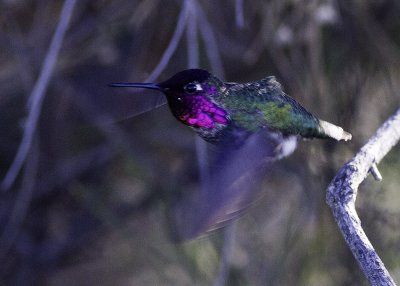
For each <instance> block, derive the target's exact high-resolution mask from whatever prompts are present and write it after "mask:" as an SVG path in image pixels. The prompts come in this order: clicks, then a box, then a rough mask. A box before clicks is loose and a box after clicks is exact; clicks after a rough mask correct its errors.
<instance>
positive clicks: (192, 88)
mask: <svg viewBox="0 0 400 286" xmlns="http://www.w3.org/2000/svg"><path fill="white" fill-rule="evenodd" d="M183 90H184V91H185V92H187V93H194V92H196V91H200V90H203V89H202V88H201V85H200V84H198V83H188V84H187V85H185V86H184V88H183Z"/></svg>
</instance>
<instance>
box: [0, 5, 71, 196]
mask: <svg viewBox="0 0 400 286" xmlns="http://www.w3.org/2000/svg"><path fill="white" fill-rule="evenodd" d="M75 3H76V0H66V1H65V2H64V5H63V8H62V11H61V14H60V20H59V22H58V25H57V28H56V31H55V32H54V35H53V38H52V40H51V44H50V47H49V50H48V51H47V54H46V58H45V59H44V63H43V68H42V70H41V72H40V75H39V78H38V80H37V81H36V84H35V86H34V88H33V90H32V93H31V95H30V97H29V114H28V118H27V120H26V125H25V132H24V135H23V137H22V141H21V143H20V145H19V147H18V151H17V154H16V156H15V158H14V161H13V162H12V164H11V166H10V168H9V169H8V172H7V174H6V176H5V178H4V180H3V181H2V183H1V188H2V189H3V190H4V191H6V190H8V189H9V188H10V187H11V186H12V184H13V183H14V181H15V179H16V177H17V175H18V174H19V172H20V170H21V168H22V166H23V164H24V162H25V159H26V156H27V154H28V152H29V149H30V147H31V144H32V140H33V136H34V134H35V131H36V127H37V123H38V121H39V116H40V112H41V110H42V103H43V99H44V96H45V94H46V90H47V87H48V85H49V81H50V77H51V75H52V73H53V69H54V66H55V64H56V61H57V57H58V54H59V51H60V49H61V44H62V42H63V39H64V35H65V32H66V31H67V29H68V26H69V22H70V19H71V15H72V11H73V10H74V6H75Z"/></svg>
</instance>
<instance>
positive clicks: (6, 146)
mask: <svg viewBox="0 0 400 286" xmlns="http://www.w3.org/2000/svg"><path fill="white" fill-rule="evenodd" d="M240 2H241V1H236V3H239V5H240ZM192 3H196V5H198V6H195V9H194V10H191V13H190V14H189V15H188V22H187V23H186V26H185V29H186V30H185V32H184V34H183V35H182V39H181V40H180V41H179V42H177V43H176V44H177V46H176V50H174V53H173V56H172V58H171V60H170V61H169V63H168V65H167V67H166V68H165V69H164V70H162V73H161V75H160V76H159V77H158V80H163V79H166V78H167V77H169V76H170V75H172V74H174V73H175V72H177V71H180V70H183V69H186V68H187V67H188V66H191V65H196V62H197V61H198V66H200V67H202V68H206V69H209V70H213V71H214V72H215V73H216V74H218V75H219V76H221V77H224V78H225V79H227V80H229V81H239V82H246V81H253V80H258V79H260V78H262V77H265V76H267V75H275V76H277V78H278V80H279V81H280V82H281V83H282V84H283V86H284V87H285V90H286V92H287V93H288V94H290V95H292V96H293V97H295V98H296V99H297V100H298V101H300V102H301V103H302V104H303V105H304V106H305V107H307V108H308V109H309V110H311V111H314V112H315V114H316V115H318V116H319V117H321V118H323V119H326V120H329V121H330V122H333V123H336V124H338V125H341V126H343V127H344V129H346V130H348V131H350V132H351V133H352V134H353V140H352V141H351V142H350V143H337V142H332V141H322V140H313V141H306V142H303V143H301V144H300V148H299V149H298V150H297V151H296V153H295V154H294V155H293V156H292V157H290V158H288V159H285V160H283V161H281V162H279V163H277V164H276V165H275V167H274V169H273V170H271V172H270V173H269V174H268V175H267V176H266V179H265V182H264V183H263V188H265V189H266V192H265V196H264V197H263V198H262V199H261V200H259V201H258V203H257V204H256V205H255V206H254V207H252V208H251V209H250V210H249V211H248V212H247V214H246V215H245V216H243V217H242V218H240V219H239V220H238V225H237V228H236V237H235V241H234V247H233V250H232V254H231V255H232V257H231V271H230V276H229V281H228V283H227V285H327V286H329V285H365V284H366V281H365V279H364V278H363V275H362V273H361V271H360V270H359V268H358V265H357V264H356V262H355V260H354V259H353V257H352V255H351V253H350V251H349V250H348V249H347V247H346V245H345V243H344V241H343V239H342V237H341V235H340V233H339V231H338V228H337V227H336V225H335V222H334V221H333V220H332V216H331V214H330V211H329V209H328V207H327V205H326V204H325V201H324V198H325V189H326V187H327V185H328V183H329V182H330V180H331V179H332V177H333V176H334V174H335V173H336V171H337V170H338V169H339V168H340V167H341V166H342V165H343V163H344V162H346V161H347V160H349V159H350V158H351V157H352V156H353V154H354V153H355V152H356V151H357V150H358V149H359V147H361V146H362V145H363V143H365V142H366V140H367V139H368V138H369V137H370V136H371V135H372V134H373V133H374V131H375V130H376V129H377V128H378V126H379V125H380V124H381V123H382V122H383V121H384V120H385V119H386V118H387V117H389V116H390V115H391V114H392V113H393V112H394V111H395V110H396V109H397V108H398V107H399V106H400V95H399V92H398V90H399V88H400V3H399V2H398V1H396V0H380V1H355V0H354V1H344V0H336V1H335V0H326V1H323V0H321V1H318V0H313V1H294V0H286V1H261V0H256V1H251V2H248V1H243V4H242V6H235V1H203V0H198V1H195V2H192ZM61 6H62V2H61V1H26V0H5V1H0V24H1V26H0V67H1V68H0V134H2V136H1V139H0V178H3V177H4V175H5V174H6V171H7V169H8V167H9V166H10V164H11V162H12V160H13V158H14V156H15V153H16V150H17V148H18V145H19V143H20V140H21V137H22V134H23V131H24V129H23V126H24V119H25V116H26V114H27V103H28V102H29V99H28V95H29V93H30V91H31V90H32V87H33V85H34V83H35V80H36V79H37V77H38V74H39V72H40V69H41V67H42V62H43V59H44V57H45V55H46V52H47V49H48V46H49V42H50V40H51V37H52V34H53V32H54V29H55V27H56V25H57V22H58V20H59V14H60V9H61ZM183 6H184V5H183V1H161V0H136V1H125V0H114V1H109V0H101V1H100V0H98V1H78V3H77V5H76V7H75V10H74V13H73V18H72V22H71V26H70V29H69V30H68V32H67V35H66V38H65V40H64V42H63V46H62V50H61V52H60V55H59V58H58V61H57V66H56V69H55V71H54V73H53V74H52V78H51V84H50V86H49V89H48V91H47V93H46V97H45V101H44V105H43V109H42V112H41V117H40V123H39V126H38V132H36V135H35V138H34V142H33V144H32V146H31V149H30V152H29V155H28V158H27V161H26V164H25V166H24V169H23V170H22V172H21V174H20V176H19V178H18V180H17V182H16V183H15V184H14V186H13V188H12V189H11V190H10V191H9V192H7V193H6V194H1V200H0V225H1V227H0V231H1V232H0V240H1V241H0V245H1V247H0V260H1V262H2V263H1V265H2V267H1V269H0V285H193V284H195V285H211V284H212V283H213V281H214V280H215V277H216V275H217V273H218V269H219V260H220V253H221V249H222V246H223V235H222V232H221V231H219V232H216V233H215V234H213V235H211V236H208V237H205V238H201V239H199V240H195V241H191V242H188V243H184V244H183V245H175V244H172V243H171V242H170V240H169V238H168V225H167V224H168V222H167V220H166V218H165V213H164V210H165V208H166V207H167V205H166V197H168V194H169V193H170V192H171V191H173V190H175V189H181V190H190V188H191V187H193V186H195V185H196V184H198V167H197V163H196V162H197V161H196V159H195V157H196V154H195V140H194V138H195V136H194V134H193V133H192V132H191V131H190V130H189V129H188V128H186V127H185V126H183V125H181V124H178V123H177V122H176V120H175V119H174V118H173V117H172V116H171V114H170V112H169V110H168V109H167V107H166V106H163V107H161V108H158V109H157V110H154V111H150V112H147V113H144V114H140V115H137V116H133V117H131V118H128V119H126V118H127V117H129V116H130V115H134V114H137V113H140V111H141V110H145V109H146V108H147V109H148V108H149V107H150V106H152V104H153V103H154V100H155V99H156V97H154V92H148V91H146V92H141V93H137V92H136V93H132V92H128V91H127V90H115V89H111V88H109V87H107V84H108V83H110V82H120V81H133V82H140V81H144V80H145V79H146V77H148V76H149V75H150V74H151V72H152V71H153V69H154V68H155V67H156V65H157V64H158V63H159V61H160V59H161V58H162V55H163V53H164V51H165V50H166V48H167V46H168V44H169V42H170V40H171V37H172V36H173V34H174V31H175V28H176V24H177V19H178V17H179V14H180V13H181V11H182V9H183V8H182V7H183ZM241 17H243V18H241ZM242 20H243V22H242ZM192 24H193V25H194V24H195V25H194V26H192V28H189V27H190V25H192ZM193 27H194V30H192V34H190V32H188V31H189V30H190V29H193ZM193 31H194V32H193ZM190 35H191V36H192V37H190ZM193 36H194V37H193ZM213 40H215V43H213ZM214 44H215V45H214ZM149 98H150V100H153V101H152V103H149ZM153 105H154V104H153ZM121 119H125V120H122V121H121ZM399 163H400V150H399V148H398V147H395V148H394V149H393V150H392V152H391V153H389V154H388V156H387V157H386V158H385V159H384V161H383V162H382V164H381V165H380V170H381V173H382V175H383V178H384V181H383V182H382V183H377V182H375V181H373V180H372V179H371V178H368V179H367V180H366V181H365V182H364V183H363V185H362V188H361V191H360V193H359V197H358V201H357V205H358V209H359V212H360V217H361V219H362V222H363V226H364V227H365V230H366V232H367V235H369V237H370V239H371V241H372V244H373V245H374V246H375V247H376V249H377V251H378V253H379V254H380V255H381V256H382V258H383V261H384V262H385V265H386V266H387V267H388V269H389V271H390V272H391V274H392V275H393V276H394V279H395V280H397V281H400V258H399V257H400V249H399V245H400V233H399V228H400V225H399V217H400V207H399V206H400V200H399V196H398V184H399V178H398V166H399ZM27 190H28V191H27ZM29 190H30V191H29ZM27 193H28V194H29V193H30V195H27ZM21 205H22V206H23V205H25V206H27V209H25V210H24V208H21Z"/></svg>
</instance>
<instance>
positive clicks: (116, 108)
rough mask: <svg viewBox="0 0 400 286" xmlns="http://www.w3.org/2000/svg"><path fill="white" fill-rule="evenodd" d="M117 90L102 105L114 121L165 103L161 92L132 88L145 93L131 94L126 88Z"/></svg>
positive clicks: (136, 114) (134, 90)
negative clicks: (109, 99) (111, 98)
mask: <svg viewBox="0 0 400 286" xmlns="http://www.w3.org/2000/svg"><path fill="white" fill-rule="evenodd" d="M118 90H119V89H117V91H116V94H114V100H113V101H112V102H110V101H107V102H106V103H104V107H103V109H104V110H106V111H107V112H108V113H109V114H111V116H112V117H113V119H115V120H116V121H121V120H126V119H129V118H133V117H135V116H138V115H140V114H143V113H146V112H148V111H151V110H153V109H155V108H158V107H161V106H163V105H165V104H166V103H167V100H166V98H165V95H164V94H162V93H158V92H154V91H148V90H138V89H133V88H132V92H136V93H137V92H140V93H142V94H144V95H145V96H132V94H131V93H130V92H128V93H127V92H126V89H123V90H122V89H121V91H120V92H118Z"/></svg>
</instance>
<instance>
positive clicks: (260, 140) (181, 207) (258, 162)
mask: <svg viewBox="0 0 400 286" xmlns="http://www.w3.org/2000/svg"><path fill="white" fill-rule="evenodd" d="M282 142H283V138H282V137H279V136H278V137H277V136H275V134H271V133H270V132H260V133H258V134H254V135H252V136H250V137H249V138H247V140H245V142H244V143H243V144H242V145H241V146H240V147H239V148H234V147H233V146H232V147H228V148H227V147H226V146H227V144H226V143H227V142H225V144H221V145H220V146H218V149H217V150H216V152H217V153H216V154H215V157H214V158H216V160H214V162H213V163H212V166H211V167H210V174H209V181H208V182H204V183H203V184H202V188H201V189H200V190H198V191H197V192H195V191H193V192H192V191H190V192H189V193H188V194H186V196H183V197H182V198H180V199H179V200H178V201H176V202H175V204H174V206H173V208H172V212H171V214H170V216H171V219H172V226H173V228H172V232H173V237H174V238H175V239H176V240H186V239H191V238H195V237H197V236H199V235H201V234H203V233H205V232H209V231H212V230H214V229H217V228H220V227H222V226H224V225H225V224H226V222H228V221H229V220H232V219H235V218H237V217H238V216H239V215H240V214H241V213H242V212H243V210H244V209H245V208H246V207H248V206H249V205H251V203H252V202H253V201H254V200H255V199H256V198H257V197H258V196H259V195H260V193H261V186H260V183H261V179H262V178H263V176H264V174H265V172H266V170H267V169H268V167H269V166H270V165H271V163H272V162H273V161H274V160H275V159H276V158H277V157H279V155H277V150H279V149H280V145H281V143H282ZM228 145H229V144H228Z"/></svg>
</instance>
